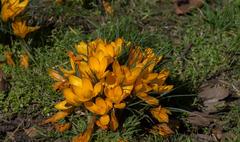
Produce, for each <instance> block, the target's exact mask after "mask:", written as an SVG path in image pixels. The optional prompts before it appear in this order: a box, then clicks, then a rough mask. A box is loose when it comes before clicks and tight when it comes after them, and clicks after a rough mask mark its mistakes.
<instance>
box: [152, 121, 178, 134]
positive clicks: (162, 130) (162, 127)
mask: <svg viewBox="0 0 240 142" xmlns="http://www.w3.org/2000/svg"><path fill="white" fill-rule="evenodd" d="M153 130H154V131H156V132H158V133H159V134H160V135H161V136H164V137H167V136H169V135H172V134H174V132H173V130H172V129H171V128H169V126H168V125H167V124H166V123H162V124H158V125H156V126H154V127H153Z"/></svg>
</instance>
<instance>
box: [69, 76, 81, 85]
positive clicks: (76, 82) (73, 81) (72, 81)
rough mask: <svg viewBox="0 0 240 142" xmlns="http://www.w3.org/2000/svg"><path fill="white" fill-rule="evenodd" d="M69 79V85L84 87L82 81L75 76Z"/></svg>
mask: <svg viewBox="0 0 240 142" xmlns="http://www.w3.org/2000/svg"><path fill="white" fill-rule="evenodd" d="M68 79H69V84H71V85H75V86H78V87H82V79H81V78H79V77H77V76H74V75H70V76H69V77H68Z"/></svg>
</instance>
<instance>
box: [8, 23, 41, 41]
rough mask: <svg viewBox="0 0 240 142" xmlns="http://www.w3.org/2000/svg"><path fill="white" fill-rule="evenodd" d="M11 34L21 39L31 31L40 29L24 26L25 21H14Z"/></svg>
mask: <svg viewBox="0 0 240 142" xmlns="http://www.w3.org/2000/svg"><path fill="white" fill-rule="evenodd" d="M12 28H13V33H14V35H16V36H19V37H21V38H25V36H26V35H27V34H28V33H30V32H33V31H36V30H38V29H39V28H40V27H39V26H36V27H30V26H27V25H26V21H14V22H13V23H12Z"/></svg>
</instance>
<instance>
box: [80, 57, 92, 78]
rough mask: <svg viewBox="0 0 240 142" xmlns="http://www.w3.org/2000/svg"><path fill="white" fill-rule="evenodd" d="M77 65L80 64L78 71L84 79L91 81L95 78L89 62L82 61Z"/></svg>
mask: <svg viewBox="0 0 240 142" xmlns="http://www.w3.org/2000/svg"><path fill="white" fill-rule="evenodd" d="M77 64H78V70H79V72H80V76H81V77H82V78H89V79H94V78H95V76H94V74H93V72H92V71H91V69H90V67H89V65H88V63H87V62H84V61H81V62H77Z"/></svg>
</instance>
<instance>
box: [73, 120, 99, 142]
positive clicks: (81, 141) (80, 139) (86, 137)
mask: <svg viewBox="0 0 240 142" xmlns="http://www.w3.org/2000/svg"><path fill="white" fill-rule="evenodd" d="M94 124H95V116H93V117H92V119H91V121H90V122H89V124H88V127H87V130H86V131H85V132H84V133H83V134H80V135H78V136H75V137H73V139H72V142H89V141H90V138H91V135H92V131H93V128H94Z"/></svg>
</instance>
